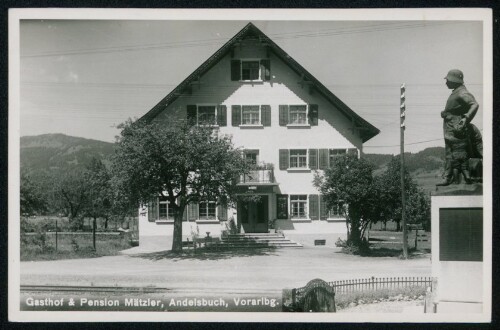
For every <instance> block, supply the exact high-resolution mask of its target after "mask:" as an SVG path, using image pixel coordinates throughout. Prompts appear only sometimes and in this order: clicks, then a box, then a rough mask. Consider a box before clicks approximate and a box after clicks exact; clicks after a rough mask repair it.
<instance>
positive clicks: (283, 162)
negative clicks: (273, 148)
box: [280, 149, 290, 170]
mask: <svg viewBox="0 0 500 330" xmlns="http://www.w3.org/2000/svg"><path fill="white" fill-rule="evenodd" d="M289 155H290V153H289V151H288V149H280V170H286V169H288V160H289V157H290V156H289Z"/></svg>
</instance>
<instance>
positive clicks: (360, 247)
mask: <svg viewBox="0 0 500 330" xmlns="http://www.w3.org/2000/svg"><path fill="white" fill-rule="evenodd" d="M335 246H336V247H340V248H342V250H341V251H342V252H343V253H346V254H355V255H361V254H366V253H368V252H369V251H370V245H369V244H368V241H367V240H366V239H362V240H361V243H360V244H354V243H353V242H352V241H351V240H344V239H341V238H340V237H339V238H338V239H337V241H336V242H335Z"/></svg>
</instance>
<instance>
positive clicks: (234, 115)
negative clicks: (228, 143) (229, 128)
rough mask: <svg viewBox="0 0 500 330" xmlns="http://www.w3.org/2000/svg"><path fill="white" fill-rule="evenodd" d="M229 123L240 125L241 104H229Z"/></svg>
mask: <svg viewBox="0 0 500 330" xmlns="http://www.w3.org/2000/svg"><path fill="white" fill-rule="evenodd" d="M231 123H232V125H233V126H240V125H241V105H233V106H231Z"/></svg>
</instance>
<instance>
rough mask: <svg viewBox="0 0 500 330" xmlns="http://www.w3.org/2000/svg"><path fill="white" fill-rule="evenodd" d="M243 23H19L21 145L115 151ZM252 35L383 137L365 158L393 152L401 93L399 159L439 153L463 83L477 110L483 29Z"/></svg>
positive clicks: (410, 24)
mask: <svg viewBox="0 0 500 330" xmlns="http://www.w3.org/2000/svg"><path fill="white" fill-rule="evenodd" d="M248 22H249V20H238V21H227V20H224V21H223V20H218V21H207V20H204V21H200V20H198V21H194V20H191V21H189V20H162V21H160V20H143V21H141V20H99V21H97V20H39V19H37V20H22V21H21V24H20V41H19V42H20V43H19V45H20V55H21V57H20V81H21V83H20V123H21V136H25V135H38V134H45V133H63V134H67V135H73V136H80V137H85V138H90V139H96V140H103V141H108V142H113V141H115V136H117V135H118V134H119V130H118V129H117V125H119V124H120V123H122V122H124V121H125V120H127V119H128V118H138V117H141V116H142V115H144V114H145V113H146V112H147V111H149V110H150V109H151V108H152V107H153V106H154V105H155V104H156V103H158V102H159V101H160V100H161V99H162V98H163V97H164V96H165V95H167V94H168V93H169V92H170V91H171V90H172V89H173V88H175V87H176V86H177V85H178V84H179V83H180V82H181V81H182V80H184V79H185V78H186V77H187V76H188V75H189V74H191V73H192V72H193V71H194V70H195V69H196V68H197V67H198V66H199V65H201V63H203V61H205V60H206V59H207V58H208V57H210V56H211V55H212V54H213V53H214V52H215V51H217V50H218V49H219V48H220V47H221V46H222V45H223V44H224V43H225V42H227V41H228V40H229V39H230V38H231V37H233V36H234V35H235V34H236V33H237V32H238V31H239V30H241V29H242V28H243V27H244V26H245V25H246V24H247V23H248ZM252 23H254V24H255V25H256V26H257V27H258V28H259V29H261V30H262V31H263V32H264V33H265V34H266V35H267V36H269V37H270V38H271V39H272V40H273V41H274V42H276V43H277V44H278V45H279V46H280V47H281V48H282V49H283V50H285V51H286V52H287V53H288V54H289V55H290V56H291V57H292V58H294V59H295V60H296V61H297V62H299V63H300V64H301V65H302V66H303V67H304V68H305V69H306V70H308V71H309V72H310V73H311V74H312V75H314V76H315V77H316V78H317V79H318V80H319V81H321V82H322V83H323V85H325V86H326V87H327V88H329V89H330V90H331V91H332V92H333V93H334V94H335V95H336V96H337V97H339V98H340V99H341V100H342V101H344V103H346V104H347V105H348V106H349V107H350V108H351V109H353V110H354V111H355V112H356V113H358V114H359V115H360V116H361V117H363V118H364V119H366V120H367V121H368V122H370V123H371V124H373V125H374V126H375V127H377V128H378V129H380V131H381V132H380V133H379V134H378V135H377V136H375V137H374V138H372V139H371V140H369V141H368V142H366V143H365V144H364V152H365V153H392V154H397V153H399V134H400V132H399V101H400V98H399V93H400V85H401V84H402V83H405V85H406V109H407V110H406V115H407V116H406V127H407V128H406V131H405V151H410V152H417V151H420V150H423V149H425V148H427V147H433V146H444V142H443V137H442V119H441V117H440V112H441V111H442V110H443V109H444V106H445V103H446V100H447V98H448V96H449V94H450V92H451V91H450V90H448V89H447V88H446V86H445V80H444V79H443V78H444V77H445V75H446V73H447V72H448V70H450V69H455V68H458V69H460V70H462V71H463V72H464V80H465V85H466V86H467V88H468V89H469V91H470V92H471V93H472V94H473V95H474V96H475V97H476V99H477V101H478V102H479V104H480V109H479V112H478V115H477V116H476V118H475V119H474V120H473V123H474V124H475V125H476V126H478V128H480V129H482V127H483V123H482V121H483V120H482V114H483V111H484V108H483V104H484V102H483V72H482V70H483V53H482V50H483V44H482V42H483V35H482V28H483V27H482V22H480V21H435V20H434V21H432V20H427V21H424V20H420V21H388V20H384V21H338V20H336V21H315V20H309V21H298V20H295V21H293V20H289V21H256V20H252ZM487 111H491V109H489V110H488V109H487Z"/></svg>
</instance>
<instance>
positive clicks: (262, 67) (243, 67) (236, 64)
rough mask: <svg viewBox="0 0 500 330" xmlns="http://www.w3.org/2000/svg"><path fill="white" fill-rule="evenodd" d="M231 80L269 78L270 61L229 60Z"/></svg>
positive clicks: (263, 79) (267, 79) (266, 79)
mask: <svg viewBox="0 0 500 330" xmlns="http://www.w3.org/2000/svg"><path fill="white" fill-rule="evenodd" d="M231 80H232V81H239V80H247V81H253V80H257V81H258V80H262V81H269V80H271V61H270V60H269V59H261V60H231Z"/></svg>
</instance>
